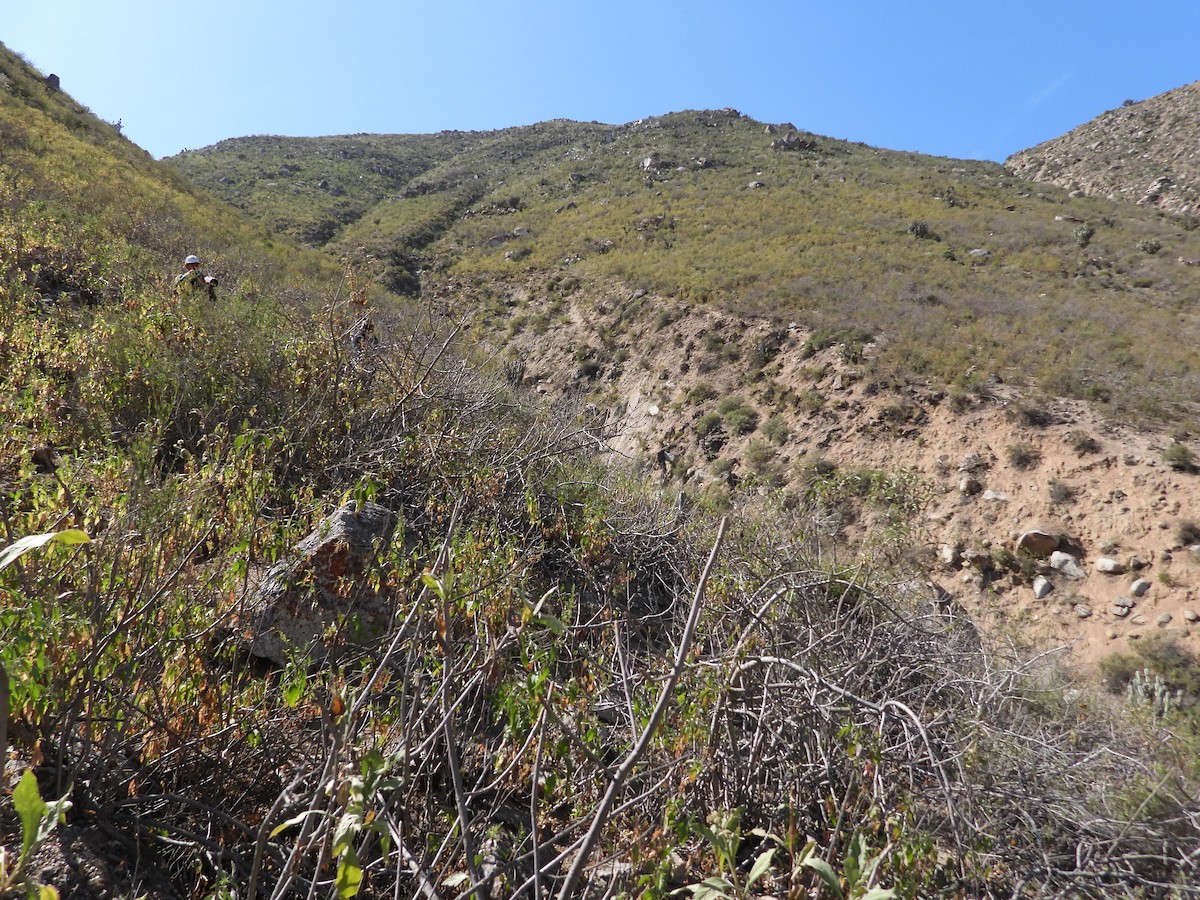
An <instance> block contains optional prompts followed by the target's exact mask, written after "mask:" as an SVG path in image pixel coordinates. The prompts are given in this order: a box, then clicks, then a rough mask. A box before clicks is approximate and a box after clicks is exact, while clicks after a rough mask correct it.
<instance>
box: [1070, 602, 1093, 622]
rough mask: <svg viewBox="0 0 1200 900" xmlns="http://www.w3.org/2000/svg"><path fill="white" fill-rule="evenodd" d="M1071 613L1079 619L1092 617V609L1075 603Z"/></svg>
mask: <svg viewBox="0 0 1200 900" xmlns="http://www.w3.org/2000/svg"><path fill="white" fill-rule="evenodd" d="M1072 611H1073V612H1074V613H1075V615H1077V616H1078V617H1079V618H1081V619H1088V618H1091V615H1092V608H1091V607H1090V606H1086V605H1084V604H1083V603H1076V604H1075V606H1074V607H1072Z"/></svg>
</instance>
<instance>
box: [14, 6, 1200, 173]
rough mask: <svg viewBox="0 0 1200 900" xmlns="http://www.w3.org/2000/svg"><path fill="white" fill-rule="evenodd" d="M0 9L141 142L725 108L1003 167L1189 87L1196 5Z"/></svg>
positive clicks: (37, 53)
mask: <svg viewBox="0 0 1200 900" xmlns="http://www.w3.org/2000/svg"><path fill="white" fill-rule="evenodd" d="M6 5H7V6H8V7H9V8H8V9H7V10H6V11H4V12H0V41H3V42H4V44H5V45H6V46H7V47H8V48H9V49H10V50H15V51H17V52H18V53H21V54H22V55H24V56H25V58H26V59H28V60H29V61H30V62H32V63H33V64H34V65H35V66H37V67H38V68H39V69H40V70H41V71H42V72H44V73H50V72H53V73H55V74H57V75H58V76H59V77H60V78H61V80H62V86H63V89H64V90H65V91H67V92H69V93H70V94H71V95H72V96H73V97H74V98H75V99H76V100H78V101H79V102H80V103H83V104H85V105H86V106H88V107H90V108H91V110H92V111H93V112H94V113H96V114H97V115H99V116H101V117H102V118H105V119H108V120H109V121H116V120H118V119H119V120H120V121H121V123H122V125H123V128H124V131H125V134H126V135H128V136H129V137H130V138H131V139H132V140H134V141H135V142H137V143H138V144H139V145H141V146H142V147H144V148H145V149H146V150H148V151H150V153H152V154H153V155H154V156H169V155H172V154H174V153H178V152H179V151H181V150H183V149H184V148H192V149H195V148H197V147H202V146H205V145H208V144H212V143H215V142H217V141H219V140H222V139H223V138H228V137H238V136H242V135H247V134H287V135H319V134H346V133H354V132H387V133H423V132H431V131H439V130H441V129H449V128H459V129H476V130H486V129H494V128H504V127H508V126H512V125H528V124H532V123H534V122H539V121H544V120H546V119H553V118H568V119H579V120H584V121H590V120H596V121H601V122H607V123H611V124H620V123H625V122H630V121H633V120H635V119H639V118H642V117H643V116H651V115H659V114H662V113H667V112H674V111H677V110H681V109H702V108H703V109H707V108H720V107H726V106H732V107H735V108H737V109H739V110H740V111H742V112H743V113H745V114H747V115H750V116H752V117H754V118H756V119H760V120H763V121H768V122H784V121H786V122H791V123H793V124H794V125H796V126H797V127H799V128H801V129H804V130H807V131H813V132H816V133H818V134H822V135H826V136H829V137H836V138H845V139H849V140H856V141H863V142H865V143H868V144H872V145H875V146H879V147H887V148H890V149H895V150H915V151H920V152H923V153H931V154H936V155H939V156H954V157H964V158H972V159H992V160H996V161H1003V159H1004V158H1005V157H1007V156H1009V155H1010V154H1012V153H1015V152H1016V151H1018V150H1022V149H1024V148H1026V147H1030V146H1033V145H1034V144H1037V143H1039V142H1041V141H1044V140H1048V139H1049V138H1052V137H1056V136H1058V135H1060V134H1062V133H1064V132H1066V131H1069V130H1070V129H1071V128H1074V127H1075V126H1077V125H1080V124H1082V123H1084V122H1086V121H1088V120H1089V119H1091V118H1094V117H1095V116H1097V115H1099V114H1100V113H1102V112H1104V111H1105V110H1107V109H1112V108H1114V107H1117V106H1120V105H1121V103H1122V102H1123V101H1124V100H1125V99H1144V98H1146V97H1150V96H1153V95H1155V94H1159V93H1162V92H1163V91H1166V90H1170V89H1171V88H1175V87H1179V86H1181V85H1184V84H1188V83H1190V82H1193V81H1197V80H1200V56H1198V55H1197V54H1196V51H1195V40H1196V37H1197V36H1198V35H1200V3H1198V2H1196V0H1169V2H1154V0H1152V2H1148V3H1139V4H1134V3H1130V2H1128V0H1120V2H1118V0H1092V2H1086V3H1085V2H1074V0H1038V2H1028V0H1009V2H1006V3H978V2H975V3H972V2H969V0H959V2H944V0H926V2H924V3H920V4H908V3H894V2H874V0H864V2H853V0H842V2H832V0H826V2H822V3H814V2H808V0H793V2H782V0H772V2H755V0H745V2H742V3H732V2H728V0H727V2H720V3H718V2H712V0H687V2H678V0H659V2H657V3H653V2H644V0H643V2H627V0H609V2H607V3H595V2H591V3H586V4H583V3H573V2H571V0H567V2H565V3H564V2H559V3H551V2H543V0H525V2H523V3H520V4H499V3H495V2H465V0H441V2H436V3H435V2H422V3H416V2H408V0H391V2H384V0H342V2H340V3H317V2H312V0H293V2H292V3H290V4H287V5H284V4H274V3H264V2H259V0H241V2H230V0H210V2H208V3H205V4H201V3H195V4H186V5H185V4H181V3H169V2H163V0H110V2H106V3H102V4H101V3H96V2H95V0H43V2H37V3H34V2H32V0H8V3H6ZM13 7H16V8H15V9H14V8H13Z"/></svg>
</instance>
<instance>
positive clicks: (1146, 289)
mask: <svg viewBox="0 0 1200 900" xmlns="http://www.w3.org/2000/svg"><path fill="white" fill-rule="evenodd" d="M789 135H791V139H790V141H787V140H785V139H787V138H788V136H789ZM172 163H173V164H174V165H176V166H178V167H179V168H180V170H181V171H183V172H186V173H188V175H189V177H192V178H194V179H196V180H197V181H198V182H199V183H201V184H204V185H206V186H211V187H214V188H215V189H218V190H220V191H221V192H222V194H223V196H225V197H226V198H227V199H229V200H230V201H231V202H235V203H238V204H239V205H242V206H244V207H245V208H246V209H247V210H249V211H254V212H255V214H256V215H270V216H279V215H282V213H281V211H282V210H286V209H290V210H291V212H290V214H289V215H290V217H291V218H283V219H276V220H275V227H277V228H280V229H281V230H285V231H288V230H292V231H294V230H295V227H296V223H302V222H305V221H308V219H306V216H307V215H309V213H308V212H307V211H308V210H309V209H310V208H312V207H311V203H312V202H314V201H311V200H310V199H309V198H310V197H314V196H315V197H317V198H319V199H321V202H326V200H325V199H323V198H326V197H327V194H328V192H329V191H330V190H336V191H339V192H340V193H341V194H342V202H343V203H345V204H346V207H347V210H348V211H349V210H350V208H351V206H352V209H353V214H352V215H351V214H349V212H348V213H347V215H346V216H344V217H343V218H344V223H343V224H341V225H340V226H336V227H335V225H334V224H333V223H332V222H331V223H330V226H329V228H328V229H327V230H326V231H325V232H324V233H323V234H322V242H323V243H324V244H325V246H326V247H327V248H328V249H330V250H332V251H334V252H336V253H338V254H351V255H353V254H354V253H355V252H356V251H357V252H360V253H362V254H366V255H369V256H370V257H372V258H373V259H374V260H375V261H376V262H375V265H376V266H377V269H376V271H377V272H378V275H379V277H380V278H381V279H382V280H383V281H385V282H386V283H389V284H391V285H392V286H395V287H401V288H404V289H407V290H409V291H411V292H413V293H417V292H420V293H421V295H422V296H423V298H424V300H425V301H426V302H428V303H431V304H433V305H435V306H436V307H437V308H438V309H442V310H446V311H447V312H449V313H450V314H452V315H454V316H459V317H462V318H463V319H464V320H465V321H468V322H470V323H472V326H473V334H474V336H475V338H476V340H477V342H478V344H477V346H478V353H479V356H480V358H481V359H482V360H484V362H485V364H487V365H489V366H491V367H492V369H493V370H494V371H496V372H497V373H498V374H503V375H505V376H506V377H508V378H509V380H510V382H511V383H512V384H513V385H514V386H520V387H525V388H530V389H533V391H534V392H535V393H536V395H537V396H539V397H542V398H549V399H551V400H554V401H556V402H560V401H564V400H569V401H571V402H575V403H582V404H588V405H590V407H592V408H593V409H594V410H595V414H596V415H598V416H600V418H602V419H603V420H604V421H605V422H606V423H607V427H608V429H609V431H610V433H611V434H612V438H611V442H610V443H611V446H612V447H613V449H614V450H615V451H616V452H617V454H618V455H619V457H622V458H624V459H625V460H626V462H627V463H632V464H633V465H634V466H636V467H640V468H641V470H642V471H645V472H648V473H656V474H655V478H656V480H659V481H662V482H663V483H664V484H665V485H667V486H668V488H669V489H671V490H675V489H682V490H683V491H684V492H685V493H687V494H688V495H689V496H693V497H696V498H699V499H700V500H701V501H702V502H710V503H713V504H716V505H717V506H720V505H721V504H724V503H728V502H729V501H730V499H731V498H732V499H736V498H737V497H739V496H745V495H757V494H763V493H767V494H770V493H778V494H780V495H782V496H785V497H793V498H805V497H810V496H811V495H812V494H813V493H814V492H816V493H821V492H829V491H832V492H833V493H835V494H837V493H841V494H843V495H849V496H842V497H835V498H832V499H829V500H828V502H829V504H830V505H832V506H835V507H838V508H840V510H841V511H840V512H839V513H838V514H837V515H836V516H834V517H833V518H834V519H835V520H845V519H849V520H851V521H847V522H846V527H841V526H840V525H835V526H833V527H832V533H833V535H834V538H833V539H834V541H835V542H839V541H840V542H846V541H848V542H849V546H852V547H856V548H860V547H862V546H863V542H864V541H865V542H866V545H868V546H869V545H870V543H871V541H872V540H874V537H873V531H874V528H873V527H871V525H872V522H873V520H874V519H875V518H876V517H877V516H876V514H875V513H873V512H872V511H871V510H870V507H871V505H872V503H871V502H870V499H871V498H869V497H867V498H864V497H861V496H853V495H854V493H855V491H854V489H853V488H852V487H850V486H848V485H847V484H846V483H844V482H851V481H853V479H854V477H855V475H854V473H856V472H859V473H861V472H867V471H869V472H876V473H881V474H880V476H879V477H887V478H899V477H907V478H916V479H920V480H921V485H922V494H921V496H922V497H923V498H924V499H923V501H922V505H921V507H920V508H919V509H913V510H912V511H910V512H906V513H904V515H905V516H906V517H908V519H909V522H910V524H912V525H913V526H914V527H915V528H916V531H917V533H918V534H919V543H920V544H921V545H922V546H924V547H925V548H926V552H927V553H929V554H933V553H934V551H935V550H936V551H937V552H938V553H940V554H942V555H944V556H946V558H947V559H948V560H950V564H949V565H947V564H945V563H941V562H937V560H936V559H932V558H931V559H929V560H928V561H927V565H926V568H927V570H928V571H929V573H930V574H931V575H932V576H933V577H934V578H936V579H937V580H938V581H939V584H940V586H941V587H940V589H941V590H944V591H947V592H948V593H949V594H950V595H952V596H953V597H955V599H956V601H957V602H960V603H962V604H963V605H965V606H969V607H971V608H973V609H977V610H978V612H977V615H978V616H979V617H980V618H981V619H987V620H989V621H996V622H998V623H1000V626H1002V630H1003V631H1004V632H1005V633H1010V634H1012V635H1013V636H1014V637H1016V638H1018V639H1020V640H1035V641H1036V642H1037V643H1038V645H1039V646H1043V647H1045V646H1056V647H1057V646H1062V647H1066V648H1069V649H1070V654H1069V655H1070V657H1071V658H1072V659H1073V660H1074V661H1075V662H1076V663H1082V664H1085V669H1088V670H1090V671H1093V672H1094V671H1095V669H1094V665H1095V664H1096V663H1097V661H1099V660H1101V659H1103V658H1105V657H1106V656H1109V655H1111V654H1113V653H1120V652H1128V651H1129V650H1130V649H1131V647H1133V646H1134V645H1135V643H1136V642H1137V641H1139V640H1141V639H1142V638H1143V637H1144V636H1147V635H1155V634H1161V633H1163V632H1164V631H1169V632H1170V633H1172V634H1174V635H1176V636H1177V637H1178V638H1179V639H1180V640H1183V641H1184V642H1185V643H1187V645H1188V646H1189V647H1191V646H1193V645H1196V642H1197V641H1200V637H1197V636H1196V635H1194V634H1193V633H1192V632H1193V629H1192V627H1191V622H1192V620H1193V618H1194V617H1195V616H1196V615H1197V613H1200V607H1198V606H1197V602H1198V601H1197V596H1196V593H1195V591H1196V589H1197V587H1198V586H1200V580H1198V578H1197V575H1198V574H1200V573H1198V572H1197V571H1196V568H1195V565H1196V562H1195V560H1194V559H1193V555H1192V554H1191V553H1188V552H1186V551H1185V552H1180V551H1181V549H1182V548H1185V547H1187V546H1190V545H1191V543H1192V542H1193V540H1192V537H1191V536H1190V535H1191V526H1192V524H1193V522H1194V521H1195V518H1196V516H1197V515H1198V513H1197V512H1196V510H1197V509H1200V486H1198V484H1197V478H1196V476H1195V475H1194V474H1193V471H1192V469H1193V463H1192V459H1193V454H1194V450H1193V448H1192V446H1191V444H1190V441H1191V439H1192V438H1191V435H1192V432H1193V431H1194V430H1195V428H1196V424H1197V420H1196V409H1197V407H1196V400H1195V398H1196V396H1197V387H1198V370H1197V354H1196V350H1195V348H1196V346H1197V343H1196V338H1197V333H1196V328H1197V318H1196V309H1197V304H1198V303H1200V269H1196V268H1193V267H1189V266H1184V265H1181V264H1180V263H1179V262H1178V259H1179V258H1190V257H1191V255H1192V253H1193V251H1194V250H1197V251H1200V233H1197V232H1195V231H1191V230H1189V229H1188V227H1187V223H1186V222H1185V221H1183V220H1177V219H1169V218H1163V217H1162V216H1161V215H1160V214H1159V213H1158V212H1157V211H1155V210H1151V209H1146V208H1144V207H1138V206H1136V205H1134V204H1128V203H1121V202H1109V201H1100V200H1095V199H1091V198H1086V197H1073V196H1069V194H1068V192H1067V191H1066V190H1061V191H1060V190H1058V189H1055V188H1053V187H1051V188H1045V187H1042V186H1037V185H1033V184H1031V183H1029V182H1027V181H1024V180H1022V179H1019V178H1015V177H1013V175H1012V174H1010V172H1008V171H1006V170H1005V169H1003V168H1001V167H999V166H994V165H991V164H986V163H977V162H963V161H957V160H946V159H937V158H933V157H925V156H921V155H918V154H903V153H895V152H890V151H886V150H880V149H876V148H871V147H865V146H862V145H855V144H847V143H844V142H839V141H834V140H830V139H827V138H823V137H820V136H817V135H812V134H800V133H798V132H795V131H794V130H793V129H791V128H790V126H767V125H764V124H763V123H757V122H753V121H751V120H748V119H746V118H745V117H743V116H740V115H739V114H737V113H736V112H735V111H732V110H723V111H708V112H686V113H677V114H671V115H667V116H662V117H657V118H653V119H646V120H643V121H641V122H637V123H630V124H628V125H622V126H605V125H597V124H594V123H593V124H581V123H570V122H562V121H560V122H551V123H544V124H542V125H537V126H530V127H527V128H515V129H508V130H505V131H501V132H495V133H477V134H462V133H453V134H451V133H444V134H440V135H425V136H386V135H371V136H368V135H358V136H351V137H343V138H316V139H295V138H292V139H282V138H242V139H237V140H235V141H227V142H223V143H222V144H220V145H217V146H216V147H212V148H207V149H205V150H200V151H193V152H192V153H188V154H185V155H183V156H181V157H179V158H177V159H175V160H173V161H172ZM281 171H287V172H288V173H289V175H288V180H284V179H282V178H281V177H280V176H279V173H280V172H281ZM381 171H386V172H388V173H389V174H391V175H393V176H395V178H394V180H393V181H392V182H391V183H390V184H389V185H388V186H387V187H386V188H385V187H383V186H382V183H381V182H380V181H379V176H378V174H377V173H379V172H381ZM372 173H376V174H375V175H373V174H372ZM373 179H374V180H373ZM405 179H407V180H405ZM321 184H324V185H326V188H325V189H320V188H317V187H315V186H317V185H321ZM752 185H757V186H752ZM341 186H345V188H344V190H342V189H341ZM289 223H291V224H289ZM301 230H303V229H301ZM359 248H361V249H359ZM1166 334H1171V335H1172V336H1173V338H1174V339H1173V340H1164V339H1162V338H1161V337H1160V336H1162V335H1166ZM730 413H733V415H732V416H731V415H730ZM1080 442H1082V446H1085V447H1089V448H1093V449H1090V450H1088V451H1086V452H1083V453H1080V452H1078V451H1077V450H1076V449H1074V446H1075V445H1076V444H1079V443H1080ZM668 459H669V460H670V465H664V464H663V463H664V461H666V460H668ZM1013 459H1015V460H1017V462H1013V461H1012V460H1013ZM970 460H986V468H987V470H988V475H987V477H986V478H984V479H982V480H980V479H977V478H974V477H973V478H972V480H971V483H972V484H973V483H975V482H977V481H978V482H979V484H980V487H979V491H978V493H977V494H976V493H971V492H962V491H960V490H959V483H960V481H961V479H962V477H963V473H962V472H961V471H960V468H961V467H962V466H963V465H964V464H966V462H967V461H970ZM814 467H815V468H816V469H820V468H822V467H834V468H837V469H840V470H841V472H842V474H841V475H839V476H837V477H834V478H832V479H824V480H822V479H820V478H818V479H816V480H815V481H814V477H813V472H814ZM976 474H978V473H976ZM839 479H840V480H839ZM827 481H832V482H836V483H837V484H838V485H840V486H838V487H836V488H835V487H833V486H831V485H830V484H827V483H826V482H827ZM985 496H986V497H992V496H997V497H1004V498H1005V499H1003V500H987V499H981V498H982V497H985ZM1114 496H1120V497H1122V498H1125V499H1123V500H1118V501H1114V500H1113V497H1114ZM864 499H865V500H866V501H867V502H866V503H865V505H866V507H867V509H866V510H865V511H864V510H858V509H857V507H858V506H861V505H864V504H863V501H864ZM850 507H855V508H856V510H855V511H853V512H851V511H850ZM1114 509H1116V510H1120V513H1119V514H1116V515H1113V514H1112V513H1113V511H1114ZM913 513H916V514H917V515H918V518H917V519H915V520H914V519H913V518H912V514H913ZM889 515H890V513H887V511H886V510H885V515H883V517H882V518H883V526H884V528H885V530H886V526H887V521H888V516H889ZM1035 525H1040V526H1049V527H1053V528H1056V529H1058V531H1060V532H1061V534H1062V535H1063V539H1064V541H1067V542H1070V543H1071V545H1072V546H1074V547H1075V548H1076V556H1077V557H1078V558H1079V560H1080V562H1081V563H1082V564H1083V565H1086V566H1088V567H1092V566H1094V565H1095V561H1096V560H1097V559H1099V558H1104V557H1108V556H1110V555H1115V556H1117V557H1119V558H1120V560H1121V564H1122V565H1123V566H1126V567H1128V565H1129V563H1130V561H1135V562H1136V563H1137V564H1138V566H1139V572H1140V575H1137V576H1133V575H1131V576H1130V577H1129V578H1128V579H1123V578H1120V577H1109V576H1100V575H1097V574H1096V573H1092V574H1091V575H1090V577H1088V578H1086V579H1065V578H1062V577H1061V576H1060V575H1059V574H1058V573H1056V572H1053V571H1051V570H1050V569H1049V567H1048V562H1047V561H1046V560H1043V561H1041V563H1040V569H1041V571H1039V566H1038V565H1034V564H1033V563H1031V562H1029V561H1026V562H1020V561H1018V560H1017V559H1016V557H1015V556H1014V555H1013V553H1014V551H1015V549H1016V544H1015V542H1016V540H1017V538H1018V537H1019V536H1020V534H1021V533H1023V532H1024V530H1025V529H1027V528H1030V527H1033V526H1035ZM1181 535H1182V537H1181ZM965 559H972V560H974V561H975V562H974V563H972V564H968V563H965V562H963V560H965ZM960 566H961V567H962V568H961V569H960V568H959V567H960ZM1143 570H1144V571H1143ZM1143 576H1144V577H1143ZM1039 578H1048V579H1049V580H1050V581H1051V582H1052V583H1054V585H1055V587H1054V590H1053V591H1052V592H1051V593H1050V594H1044V593H1043V592H1045V591H1046V590H1047V588H1046V587H1044V586H1040V585H1041V582H1039V581H1038V579H1039ZM1138 578H1141V580H1146V579H1149V580H1151V581H1154V580H1155V579H1158V580H1157V582H1156V587H1155V589H1154V590H1153V591H1151V592H1149V593H1148V595H1147V596H1146V597H1145V599H1143V600H1141V601H1140V602H1139V605H1138V608H1137V609H1136V610H1135V611H1134V612H1133V613H1132V614H1131V613H1130V612H1129V607H1126V606H1120V605H1117V601H1119V602H1120V603H1125V602H1126V600H1128V599H1129V593H1130V584H1131V583H1132V582H1133V581H1135V580H1138ZM1035 584H1037V585H1039V587H1037V588H1036V589H1035ZM1139 589H1140V588H1139ZM1035 594H1043V596H1040V597H1039V596H1035ZM1196 646H1200V645H1196Z"/></svg>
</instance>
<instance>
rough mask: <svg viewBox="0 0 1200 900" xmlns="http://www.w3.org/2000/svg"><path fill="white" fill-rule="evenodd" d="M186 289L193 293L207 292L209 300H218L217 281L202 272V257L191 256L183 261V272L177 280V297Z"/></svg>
mask: <svg viewBox="0 0 1200 900" xmlns="http://www.w3.org/2000/svg"><path fill="white" fill-rule="evenodd" d="M184 288H188V289H189V290H192V291H205V292H206V293H207V294H208V299H209V300H216V299H217V279H215V278H213V277H212V276H211V275H205V274H204V273H203V272H201V271H200V257H198V256H195V255H189V256H188V257H187V258H186V259H184V261H183V272H182V273H181V274H180V275H179V276H178V277H177V278H176V279H175V293H176V295H178V294H180V293H182V291H183V289H184Z"/></svg>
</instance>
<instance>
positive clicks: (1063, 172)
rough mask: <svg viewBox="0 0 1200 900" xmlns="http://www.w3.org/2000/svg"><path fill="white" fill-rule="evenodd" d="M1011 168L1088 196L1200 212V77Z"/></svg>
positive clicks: (1028, 154)
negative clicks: (1199, 79)
mask: <svg viewBox="0 0 1200 900" xmlns="http://www.w3.org/2000/svg"><path fill="white" fill-rule="evenodd" d="M1004 165H1005V167H1006V168H1008V169H1010V170H1012V171H1013V172H1014V173H1015V174H1017V175H1019V176H1020V177H1022V178H1028V179H1029V180H1031V181H1039V182H1046V183H1049V184H1055V185H1058V186H1059V187H1061V188H1065V189H1066V190H1070V191H1080V192H1082V193H1084V194H1087V195H1088V196H1092V197H1105V198H1107V199H1109V200H1123V201H1127V202H1130V203H1136V204H1138V205H1139V206H1148V207H1150V208H1156V209H1162V210H1165V211H1167V212H1172V213H1178V214H1180V215H1184V216H1192V217H1195V216H1197V215H1200V205H1198V204H1200V81H1197V82H1195V83H1193V84H1188V85H1184V86H1183V87H1179V88H1175V89H1174V90H1171V91H1167V92H1166V93H1163V94H1159V95H1158V96H1157V97H1151V98H1149V99H1148V100H1140V101H1137V102H1134V101H1132V100H1129V101H1126V102H1125V104H1124V105H1123V106H1122V107H1121V108H1120V109H1113V110H1109V111H1108V112H1106V113H1103V114H1101V115H1100V116H1097V117H1096V118H1095V119H1093V120H1092V121H1090V122H1087V123H1085V124H1083V125H1080V126H1079V127H1078V128H1074V129H1072V130H1071V131H1069V132H1067V133H1066V134H1064V135H1063V136H1062V137H1058V138H1055V139H1054V140H1050V141H1046V142H1045V143H1042V144H1038V145H1037V146H1036V147H1031V148H1030V149H1028V150H1022V151H1021V152H1020V153H1014V154H1013V155H1012V156H1011V157H1009V158H1008V159H1007V160H1006V161H1005V163H1004Z"/></svg>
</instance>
